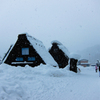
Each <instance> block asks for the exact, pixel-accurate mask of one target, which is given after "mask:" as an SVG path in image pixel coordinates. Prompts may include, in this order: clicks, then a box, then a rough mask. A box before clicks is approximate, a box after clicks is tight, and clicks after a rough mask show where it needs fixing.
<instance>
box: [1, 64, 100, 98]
mask: <svg viewBox="0 0 100 100" xmlns="http://www.w3.org/2000/svg"><path fill="white" fill-rule="evenodd" d="M78 67H79V68H80V69H81V72H80V73H74V72H72V71H69V70H68V66H67V67H66V68H64V69H59V68H55V67H52V66H50V65H42V64H41V65H40V66H37V67H34V68H32V67H30V66H28V65H26V66H25V67H20V66H18V67H14V66H9V65H6V64H1V65H0V100H100V77H99V72H97V73H96V72H95V68H94V67H87V68H83V67H82V66H78Z"/></svg>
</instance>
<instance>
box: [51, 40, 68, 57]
mask: <svg viewBox="0 0 100 100" xmlns="http://www.w3.org/2000/svg"><path fill="white" fill-rule="evenodd" d="M51 44H57V46H58V47H59V49H61V50H62V51H63V52H64V54H65V55H67V56H68V57H69V54H70V52H69V51H68V49H67V48H66V47H65V46H64V45H63V44H62V43H60V42H59V41H57V40H54V41H52V42H51Z"/></svg>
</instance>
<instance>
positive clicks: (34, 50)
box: [3, 33, 58, 67]
mask: <svg viewBox="0 0 100 100" xmlns="http://www.w3.org/2000/svg"><path fill="white" fill-rule="evenodd" d="M3 60H4V63H6V64H9V65H13V66H18V65H20V66H25V65H26V64H28V65H30V66H32V67H34V66H37V65H40V64H41V63H43V64H50V65H52V66H57V65H58V64H57V63H56V61H55V60H54V59H53V57H52V56H51V55H50V53H49V52H48V51H47V50H46V48H45V46H44V45H43V43H42V42H41V41H39V40H37V39H36V38H34V37H32V36H30V35H28V34H27V33H25V34H20V35H18V40H17V41H16V43H15V44H14V45H13V46H11V47H10V48H9V50H8V52H7V53H6V55H5V57H4V59H3Z"/></svg>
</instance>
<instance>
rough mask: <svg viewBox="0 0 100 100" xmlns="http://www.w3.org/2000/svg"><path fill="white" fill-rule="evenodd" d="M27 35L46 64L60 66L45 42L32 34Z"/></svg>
mask: <svg viewBox="0 0 100 100" xmlns="http://www.w3.org/2000/svg"><path fill="white" fill-rule="evenodd" d="M26 37H27V39H28V40H29V42H30V43H31V44H32V46H33V47H34V49H35V50H36V51H37V53H38V54H39V55H40V56H41V58H42V59H43V60H44V62H45V63H46V64H50V65H53V66H58V64H57V63H56V62H55V60H54V59H53V58H52V56H51V55H50V54H49V52H48V51H47V50H46V48H45V46H44V45H43V43H42V42H41V41H39V40H37V39H35V38H33V37H32V36H30V35H28V34H26Z"/></svg>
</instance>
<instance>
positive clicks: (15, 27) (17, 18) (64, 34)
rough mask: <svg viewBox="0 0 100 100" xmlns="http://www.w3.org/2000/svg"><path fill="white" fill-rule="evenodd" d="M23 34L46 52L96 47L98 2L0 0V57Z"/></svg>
mask: <svg viewBox="0 0 100 100" xmlns="http://www.w3.org/2000/svg"><path fill="white" fill-rule="evenodd" d="M24 32H27V33H28V34H30V35H31V36H33V37H35V38H37V39H39V40H41V41H42V42H43V44H44V45H45V46H46V48H47V49H48V48H49V47H50V46H51V41H52V40H58V41H60V42H61V43H62V44H64V45H65V46H66V47H67V49H68V50H69V51H70V52H74V51H75V52H76V51H78V50H79V51H80V50H83V49H85V48H87V47H91V46H94V45H96V44H100V0H0V55H3V53H5V52H6V50H8V48H9V46H10V45H11V44H14V43H15V42H16V40H17V36H18V34H21V33H24Z"/></svg>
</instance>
